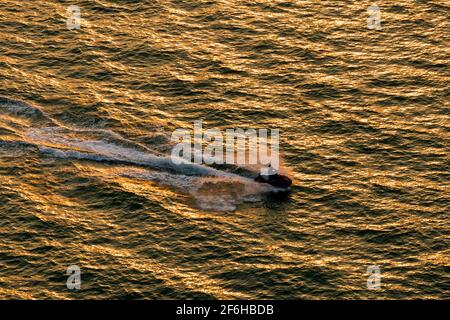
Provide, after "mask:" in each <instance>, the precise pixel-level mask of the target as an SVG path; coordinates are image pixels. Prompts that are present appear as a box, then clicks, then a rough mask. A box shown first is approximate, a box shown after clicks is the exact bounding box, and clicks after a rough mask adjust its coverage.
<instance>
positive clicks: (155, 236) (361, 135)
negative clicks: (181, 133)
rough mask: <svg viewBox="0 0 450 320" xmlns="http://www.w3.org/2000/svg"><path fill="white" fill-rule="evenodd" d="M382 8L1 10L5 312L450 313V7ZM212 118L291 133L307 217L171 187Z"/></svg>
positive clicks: (194, 177)
mask: <svg viewBox="0 0 450 320" xmlns="http://www.w3.org/2000/svg"><path fill="white" fill-rule="evenodd" d="M69 4H76V5H78V6H79V7H80V8H81V18H82V23H81V28H80V29H79V30H76V29H74V30H68V29H67V27H66V20H67V12H66V10H67V6H68V5H69ZM368 5H370V4H369V3H366V2H364V1H363V2H361V1H268V0H264V1H263V0H257V1H218V0H217V1H198V0H196V1H159V0H151V1H125V0H122V1H120V0H117V1H112V0H110V1H107V0H101V1H100V0H96V1H78V2H76V1H75V2H74V1H70V3H69V2H68V3H67V4H64V3H63V2H62V1H48V0H45V1H36V2H33V1H5V0H2V1H1V3H0V72H1V73H0V84H1V86H0V95H2V96H3V98H0V180H1V183H0V215H1V220H0V298H4V299H5V298H81V299H83V298H120V299H126V298H129V299H138V298H146V299H172V298H231V299H235V298H244V299H245V298H277V299H299V298H300V299H304V298H312V299H324V298H332V299H341V298H346V299H348V298H449V297H450V295H449V265H450V262H449V250H448V247H449V243H450V241H449V222H448V218H449V172H448V171H449V108H448V107H449V105H448V100H449V86H448V84H449V46H448V44H449V38H448V34H449V22H448V16H449V12H450V7H449V6H448V4H445V2H444V1H436V0H433V1H412V0H411V1H405V0H401V1H395V2H389V4H387V3H386V2H380V3H378V5H379V6H380V9H381V11H380V12H381V19H382V21H381V30H374V29H369V28H368V25H367V17H368V13H367V7H368ZM19 100H20V101H19ZM199 119H201V120H203V124H204V127H205V128H214V129H220V130H225V129H227V128H244V129H247V128H255V129H258V128H267V129H271V128H278V129H280V132H281V153H282V155H283V163H284V165H283V168H284V170H286V172H289V174H290V175H291V177H292V178H293V179H294V187H293V189H292V193H291V195H290V196H289V198H287V199H278V198H274V197H272V196H270V194H271V190H269V188H268V187H267V186H265V185H261V184H258V183H255V182H253V181H252V179H251V178H248V177H246V176H241V175H239V174H238V173H236V172H232V171H229V170H222V169H220V168H219V169H218V168H216V169H208V168H199V167H196V166H185V167H183V168H174V167H173V166H172V163H171V162H170V160H169V158H167V156H168V155H169V154H170V150H171V147H172V142H171V141H170V135H171V133H172V132H173V130H175V129H176V128H187V129H191V128H192V126H193V122H194V121H195V120H199ZM70 265H78V266H79V267H80V268H81V270H82V285H81V289H80V290H78V291H70V290H68V289H67V287H66V279H67V276H66V269H67V267H68V266H70ZM372 265H376V266H379V268H380V270H381V276H382V278H381V288H379V289H377V290H368V288H367V280H368V274H366V272H367V268H368V267H369V266H372Z"/></svg>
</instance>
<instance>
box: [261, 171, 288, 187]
mask: <svg viewBox="0 0 450 320" xmlns="http://www.w3.org/2000/svg"><path fill="white" fill-rule="evenodd" d="M255 181H256V182H260V183H268V184H270V185H271V186H274V187H277V188H281V189H287V188H289V187H290V186H291V184H292V180H291V179H289V178H288V177H286V176H283V175H281V174H272V175H268V176H262V175H258V176H257V177H256V178H255Z"/></svg>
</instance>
